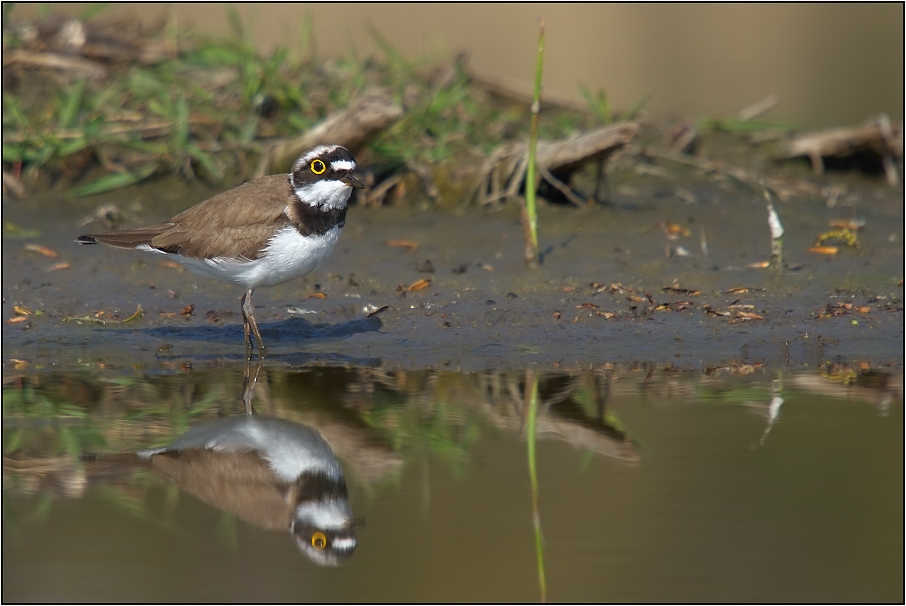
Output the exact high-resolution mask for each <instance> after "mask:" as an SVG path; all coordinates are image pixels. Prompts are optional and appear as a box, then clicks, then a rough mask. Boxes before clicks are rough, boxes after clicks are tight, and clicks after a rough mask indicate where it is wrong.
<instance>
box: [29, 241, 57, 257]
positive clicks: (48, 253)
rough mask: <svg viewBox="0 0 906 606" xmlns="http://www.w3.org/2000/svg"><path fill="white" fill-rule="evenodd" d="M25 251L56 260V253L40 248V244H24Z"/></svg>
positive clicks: (43, 247)
mask: <svg viewBox="0 0 906 606" xmlns="http://www.w3.org/2000/svg"><path fill="white" fill-rule="evenodd" d="M25 250H30V251H31V252H36V253H41V254H42V255H44V256H45V257H51V258H56V257H57V253H56V251H55V250H51V249H49V248H47V247H46V246H41V245H40V244H26V245H25Z"/></svg>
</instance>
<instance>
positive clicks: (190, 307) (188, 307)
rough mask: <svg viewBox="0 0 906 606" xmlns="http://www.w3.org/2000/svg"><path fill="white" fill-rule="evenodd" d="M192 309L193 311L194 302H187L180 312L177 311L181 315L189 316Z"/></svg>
mask: <svg viewBox="0 0 906 606" xmlns="http://www.w3.org/2000/svg"><path fill="white" fill-rule="evenodd" d="M194 311H195V304H194V303H189V304H188V305H186V306H185V307H184V308H183V310H182V311H181V312H179V313H180V314H181V315H183V316H191V315H192V313H193V312H194Z"/></svg>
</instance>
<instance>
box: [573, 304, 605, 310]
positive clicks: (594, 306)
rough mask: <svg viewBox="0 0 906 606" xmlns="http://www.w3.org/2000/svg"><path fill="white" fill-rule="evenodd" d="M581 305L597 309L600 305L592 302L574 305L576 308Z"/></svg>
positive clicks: (579, 307) (581, 306)
mask: <svg viewBox="0 0 906 606" xmlns="http://www.w3.org/2000/svg"><path fill="white" fill-rule="evenodd" d="M583 307H584V308H585V309H598V308H599V307H600V305H595V304H594V303H583V304H582V305H576V309H581V308H583Z"/></svg>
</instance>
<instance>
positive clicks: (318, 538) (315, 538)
mask: <svg viewBox="0 0 906 606" xmlns="http://www.w3.org/2000/svg"><path fill="white" fill-rule="evenodd" d="M316 162H320V160H316ZM314 164H315V163H314V162H312V167H314ZM321 164H322V166H323V164H324V163H323V162H321ZM312 170H314V169H312ZM322 172H323V171H322ZM311 546H312V547H314V548H315V549H317V550H318V551H321V550H322V549H324V548H325V547H327V537H325V536H324V533H323V532H316V533H315V534H313V535H311Z"/></svg>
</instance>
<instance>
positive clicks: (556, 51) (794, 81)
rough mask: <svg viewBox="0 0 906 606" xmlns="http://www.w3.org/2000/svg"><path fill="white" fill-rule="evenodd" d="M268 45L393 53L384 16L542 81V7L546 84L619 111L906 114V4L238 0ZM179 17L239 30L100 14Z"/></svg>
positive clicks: (393, 27) (402, 41) (206, 14)
mask: <svg viewBox="0 0 906 606" xmlns="http://www.w3.org/2000/svg"><path fill="white" fill-rule="evenodd" d="M91 6H92V5H91V4H90V3H74V4H59V5H58V4H45V5H19V6H16V7H15V9H14V11H13V17H14V18H15V17H35V16H39V15H41V14H46V13H47V12H50V13H53V14H67V15H78V14H79V13H80V12H81V11H83V10H85V9H86V8H88V7H91ZM234 7H235V8H236V10H237V12H238V13H239V15H240V16H241V17H242V20H243V27H244V28H245V30H246V31H247V32H248V33H249V34H250V36H251V38H252V39H253V40H254V41H255V43H256V44H257V45H258V46H259V48H260V49H261V50H262V51H264V52H267V51H269V50H271V49H272V48H273V47H274V46H276V45H282V46H286V47H289V48H290V49H292V50H294V51H296V52H302V51H303V50H304V49H303V48H302V47H301V40H302V37H303V36H302V31H303V29H304V28H303V24H304V22H305V18H306V15H310V16H311V18H312V19H313V23H314V31H315V44H316V49H317V52H318V53H319V54H320V55H322V56H340V55H348V54H350V53H352V52H353V49H355V52H356V53H358V55H359V56H360V57H364V56H367V55H369V54H377V55H378V56H380V50H379V48H378V46H377V44H376V43H375V41H374V39H373V37H372V36H371V35H370V34H369V33H368V27H369V26H371V27H373V28H375V29H376V30H377V31H379V32H380V33H381V35H382V36H384V38H386V39H387V40H388V41H389V42H390V43H391V44H393V45H394V46H395V47H396V48H397V50H399V51H400V52H401V53H402V54H403V55H404V56H405V57H407V58H410V59H421V58H424V57H426V56H429V57H434V58H444V57H448V56H450V55H452V54H453V53H455V52H459V51H463V50H464V51H468V53H469V56H470V65H471V66H472V67H473V68H475V69H476V70H480V71H481V72H482V73H488V74H490V75H492V76H497V77H502V78H506V79H508V80H514V81H516V82H518V83H521V84H522V85H523V86H524V87H525V90H529V87H530V82H531V80H532V77H533V70H534V60H535V50H536V47H537V38H538V18H539V17H543V19H544V21H545V23H546V26H547V46H546V53H545V63H544V82H545V90H546V91H548V92H549V93H553V94H558V95H565V96H568V97H572V98H575V99H576V100H577V101H581V96H580V93H579V89H578V84H579V83H583V84H585V85H586V86H587V87H588V88H589V89H590V90H591V91H592V92H594V91H596V90H598V89H603V90H605V91H606V92H607V94H608V96H609V98H610V100H611V105H612V107H613V108H615V109H616V110H620V109H627V108H629V107H631V106H633V105H635V104H636V103H637V102H638V101H640V100H641V99H643V98H644V97H645V96H646V95H647V94H648V93H649V92H652V91H653V92H654V96H653V97H652V98H651V100H650V101H649V102H648V104H647V106H646V108H647V109H648V110H649V111H651V112H652V113H653V114H654V115H657V116H660V117H682V116H686V117H691V118H701V117H732V116H734V115H735V114H736V113H737V112H738V111H739V110H740V109H742V108H743V107H745V106H747V105H749V104H751V103H753V102H755V101H758V100H759V99H762V98H763V97H765V96H767V95H769V94H771V93H776V94H778V95H779V97H780V104H779V106H778V107H777V108H776V109H775V110H774V111H773V112H772V113H770V114H768V115H767V116H766V118H770V119H777V120H787V121H790V122H792V123H793V125H794V126H796V127H798V128H807V127H821V126H831V125H845V124H854V123H859V122H861V121H862V120H864V119H865V118H867V117H869V116H870V115H872V114H874V113H877V112H880V111H885V112H888V113H889V114H890V117H891V119H893V120H895V121H899V120H902V119H903V69H904V66H903V53H904V47H903V23H904V21H903V18H904V11H903V4H902V3H894V4H867V3H854V4H817V3H810V4H795V5H787V4H743V5H741V4H731V5H722V4H718V5H715V4H699V5H696V4H693V5H689V4H628V5H620V4H605V5H599V4H358V3H348V4H347V3H333V4H235V5H234ZM122 13H130V14H138V15H140V16H142V17H143V18H145V19H147V20H148V22H152V21H154V20H157V19H162V18H171V19H175V20H176V23H177V24H178V26H179V27H186V26H189V27H191V28H193V29H194V30H195V31H196V32H198V33H204V34H213V35H218V36H222V35H229V34H230V31H231V30H230V25H229V18H228V15H227V8H226V5H222V4H178V3H160V4H128V5H127V4H112V5H109V6H107V7H106V8H105V9H103V10H102V11H101V12H100V14H99V16H98V18H104V17H105V16H113V15H117V14H122Z"/></svg>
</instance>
